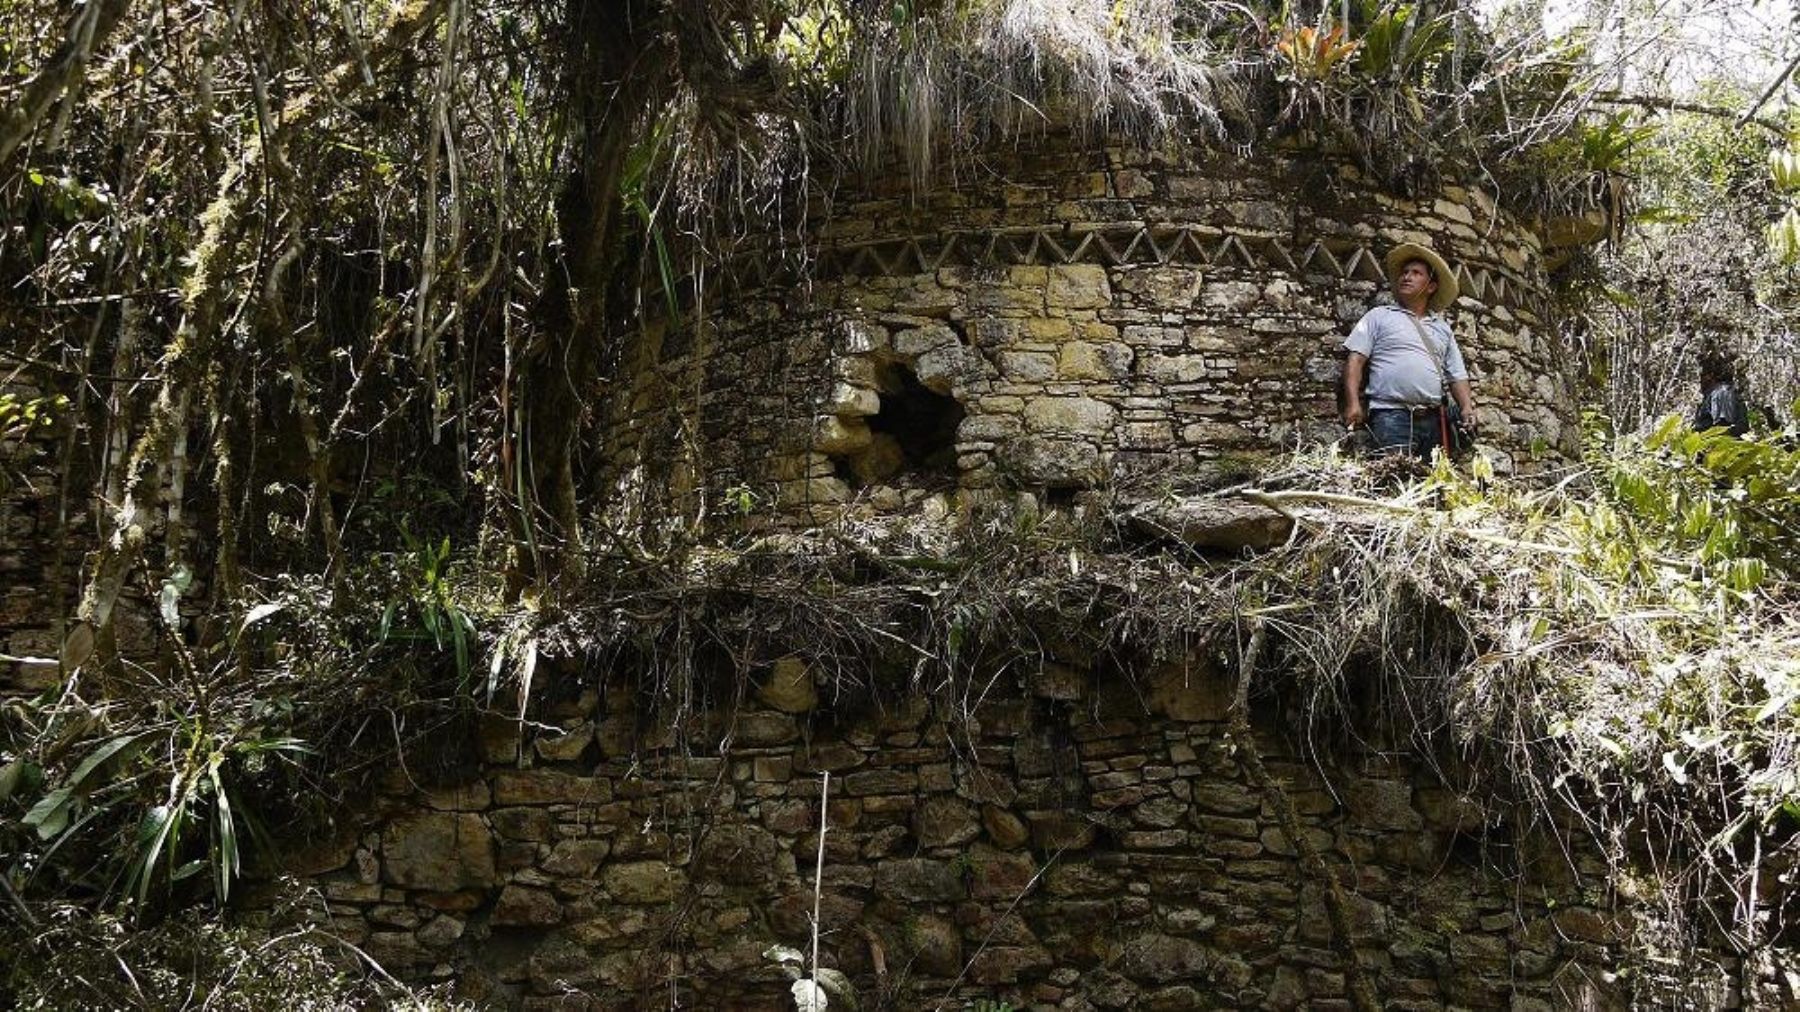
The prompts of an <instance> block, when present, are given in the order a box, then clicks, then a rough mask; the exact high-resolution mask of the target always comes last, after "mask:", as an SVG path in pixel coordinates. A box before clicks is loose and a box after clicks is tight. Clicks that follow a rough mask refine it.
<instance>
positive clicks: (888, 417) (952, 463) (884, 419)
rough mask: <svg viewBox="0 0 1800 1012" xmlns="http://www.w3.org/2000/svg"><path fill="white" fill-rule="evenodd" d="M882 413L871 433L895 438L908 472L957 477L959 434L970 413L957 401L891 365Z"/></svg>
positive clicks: (903, 368) (874, 419) (882, 380)
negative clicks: (958, 431)
mask: <svg viewBox="0 0 1800 1012" xmlns="http://www.w3.org/2000/svg"><path fill="white" fill-rule="evenodd" d="M880 384H881V385H880V389H881V410H880V411H879V412H877V413H876V414H875V415H874V416H873V417H871V418H870V419H869V431H871V432H874V433H875V434H876V435H877V437H879V436H880V435H882V434H886V435H888V436H890V437H892V438H893V440H894V442H896V443H898V444H899V446H900V451H901V453H902V454H904V455H905V469H906V470H908V471H925V472H929V473H932V474H942V475H947V476H954V475H955V474H956V430H957V428H958V427H959V426H961V425H962V420H963V415H965V414H966V413H967V412H965V411H964V410H963V406H962V405H961V404H959V403H957V401H956V398H954V397H949V396H946V395H944V394H940V393H938V392H937V391H935V390H930V389H928V388H927V387H926V386H925V385H924V384H923V383H920V382H919V377H918V376H916V375H914V373H913V371H912V370H911V369H908V368H907V367H906V366H903V365H900V364H899V363H890V364H889V365H888V366H887V367H886V368H884V369H883V370H882V371H881V376H880Z"/></svg>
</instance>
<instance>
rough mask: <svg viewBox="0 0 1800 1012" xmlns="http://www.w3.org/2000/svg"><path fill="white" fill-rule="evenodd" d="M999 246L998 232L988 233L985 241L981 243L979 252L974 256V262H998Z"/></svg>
mask: <svg viewBox="0 0 1800 1012" xmlns="http://www.w3.org/2000/svg"><path fill="white" fill-rule="evenodd" d="M999 247H1000V233H998V232H992V233H989V234H988V237H987V242H986V243H984V244H983V245H982V247H981V252H980V253H979V254H977V255H976V257H975V262H977V263H983V264H992V263H998V262H999Z"/></svg>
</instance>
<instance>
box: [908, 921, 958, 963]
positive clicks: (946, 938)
mask: <svg viewBox="0 0 1800 1012" xmlns="http://www.w3.org/2000/svg"><path fill="white" fill-rule="evenodd" d="M901 942H902V946H903V950H902V951H905V952H909V953H911V955H912V959H913V965H914V966H916V967H917V968H918V970H919V972H920V973H923V974H926V975H928V976H933V977H954V976H956V975H957V974H959V973H961V972H962V969H963V947H962V933H961V932H959V931H957V930H956V926H955V925H954V924H951V923H950V922H949V921H947V920H945V919H944V918H942V917H939V916H937V915H936V914H932V913H917V914H912V915H910V916H908V918H907V920H906V924H905V925H904V927H903V928H902V930H901Z"/></svg>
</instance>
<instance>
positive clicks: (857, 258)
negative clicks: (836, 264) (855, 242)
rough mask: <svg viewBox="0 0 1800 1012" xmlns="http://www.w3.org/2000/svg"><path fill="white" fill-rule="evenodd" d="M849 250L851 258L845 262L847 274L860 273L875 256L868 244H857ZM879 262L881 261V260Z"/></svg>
mask: <svg viewBox="0 0 1800 1012" xmlns="http://www.w3.org/2000/svg"><path fill="white" fill-rule="evenodd" d="M847 252H848V253H849V256H850V259H849V262H848V263H846V264H844V273H845V274H860V273H861V272H862V271H863V269H864V268H865V267H866V266H867V265H868V263H869V260H870V258H871V257H872V256H873V254H872V253H871V252H870V249H869V247H868V246H855V247H852V248H851V249H850V250H848V251H847ZM877 262H878V263H879V261H877Z"/></svg>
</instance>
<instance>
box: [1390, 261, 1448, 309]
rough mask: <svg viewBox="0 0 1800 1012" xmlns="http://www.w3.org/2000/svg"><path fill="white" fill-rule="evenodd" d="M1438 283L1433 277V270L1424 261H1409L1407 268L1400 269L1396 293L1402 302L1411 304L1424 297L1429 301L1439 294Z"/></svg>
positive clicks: (1395, 287) (1395, 282)
mask: <svg viewBox="0 0 1800 1012" xmlns="http://www.w3.org/2000/svg"><path fill="white" fill-rule="evenodd" d="M1437 289H1438V283H1437V281H1436V280H1434V279H1433V278H1432V276H1431V268H1430V267H1428V266H1426V264H1425V261H1423V260H1408V261H1407V262H1406V266H1404V267H1401V268H1400V276H1399V277H1397V278H1395V279H1394V292H1395V294H1397V295H1399V296H1400V299H1401V301H1403V302H1411V301H1413V300H1414V299H1417V298H1420V297H1421V296H1423V297H1424V298H1425V299H1426V300H1427V301H1429V300H1430V299H1431V297H1432V296H1433V295H1435V294H1437Z"/></svg>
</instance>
